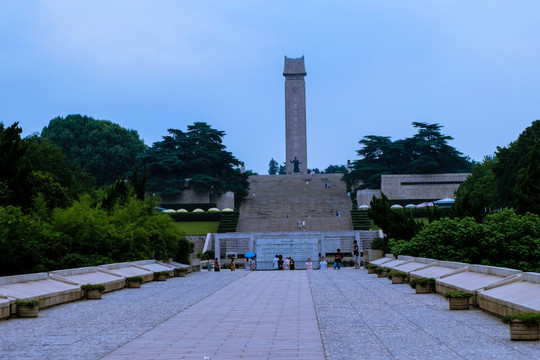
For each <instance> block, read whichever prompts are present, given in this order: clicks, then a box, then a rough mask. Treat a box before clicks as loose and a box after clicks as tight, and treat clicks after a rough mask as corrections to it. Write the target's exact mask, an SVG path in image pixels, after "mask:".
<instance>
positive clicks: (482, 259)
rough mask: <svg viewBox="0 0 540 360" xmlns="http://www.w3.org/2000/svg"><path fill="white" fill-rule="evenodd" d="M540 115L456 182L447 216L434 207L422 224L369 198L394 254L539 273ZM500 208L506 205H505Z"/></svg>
mask: <svg viewBox="0 0 540 360" xmlns="http://www.w3.org/2000/svg"><path fill="white" fill-rule="evenodd" d="M539 151H540V120H536V121H534V122H533V123H532V125H531V126H530V127H528V128H527V129H525V131H523V132H522V133H521V134H520V136H519V138H518V139H517V140H516V141H514V142H512V143H511V144H510V145H509V146H508V147H505V148H498V151H497V152H496V153H495V155H494V156H492V157H486V159H484V161H483V162H482V163H478V164H476V165H475V166H474V168H473V170H472V174H471V176H469V178H468V179H467V180H466V181H465V182H464V183H463V184H462V185H461V186H460V187H459V189H458V191H457V193H456V195H457V198H456V204H455V205H454V208H453V209H452V212H451V216H450V217H443V218H439V216H437V214H436V213H435V212H434V213H433V216H432V218H431V219H430V223H429V225H421V224H419V223H418V222H416V221H414V219H412V218H408V217H407V216H404V215H403V214H401V213H393V211H392V210H390V205H389V203H388V199H386V198H385V197H384V195H383V197H382V198H381V199H373V201H372V202H371V207H372V209H371V210H370V214H371V216H372V218H373V219H374V222H375V223H376V224H377V225H379V226H381V228H382V229H383V230H384V232H385V233H386V234H387V237H386V238H385V239H383V240H381V241H378V244H377V245H378V246H380V247H381V248H383V249H384V250H387V251H389V252H391V253H392V254H394V255H396V256H397V255H410V256H420V257H428V258H433V259H439V260H449V261H461V262H466V263H474V264H484V265H493V266H500V267H509V268H514V269H520V270H523V271H535V272H540V180H539V179H540V153H539ZM503 208H504V209H503Z"/></svg>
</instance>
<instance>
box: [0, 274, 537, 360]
mask: <svg viewBox="0 0 540 360" xmlns="http://www.w3.org/2000/svg"><path fill="white" fill-rule="evenodd" d="M0 358H1V359H87V360H91V359H107V360H118V359H201V360H205V359H206V360H218V359H242V358H243V359H375V360H382V359H471V360H472V359H475V360H477V359H523V360H526V359H540V342H539V341H535V342H512V341H510V340H509V330H508V326H507V325H504V324H502V323H501V321H500V320H499V319H497V318H496V317H494V316H491V315H488V314H486V313H484V312H482V311H480V310H478V309H471V310H468V311H450V310H448V303H447V302H446V301H445V300H444V298H443V297H442V296H441V295H438V294H425V295H419V294H418V295H417V294H415V293H414V290H413V289H411V288H410V287H409V286H408V285H392V284H391V282H390V280H388V279H386V278H377V277H376V276H375V275H368V274H367V272H366V271H365V270H363V269H360V270H354V269H350V268H344V269H342V270H339V271H337V270H331V269H329V270H326V271H309V272H308V271H279V272H274V271H266V272H262V271H261V272H251V273H250V272H244V271H236V272H230V271H221V272H219V273H214V272H201V273H194V274H189V275H188V276H187V277H186V278H173V279H169V280H167V281H166V282H164V283H161V282H151V283H148V284H143V286H142V288H141V289H124V290H120V291H115V292H111V293H107V294H104V296H103V299H102V300H101V301H90V300H82V301H77V302H73V303H70V304H64V305H60V306H56V307H53V308H50V309H44V310H42V311H40V314H39V317H38V318H37V319H16V318H14V319H9V320H5V321H0Z"/></svg>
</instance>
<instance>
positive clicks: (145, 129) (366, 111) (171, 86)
mask: <svg viewBox="0 0 540 360" xmlns="http://www.w3.org/2000/svg"><path fill="white" fill-rule="evenodd" d="M539 16H540V2H539V1H537V0H534V1H533V0H531V1H526V0H520V1H509V0H508V1H497V0H485V1H483V0H475V1H470V0H453V1H433V0H425V1H422V0H414V1H413V0H400V1H360V0H359V1H352V0H350V1H339V0H338V1H332V2H330V1H313V0H311V1H293V0H288V1H279V0H278V1H276V0H272V1H270V0H268V1H260V0H245V1H234V0H227V1H223V0H214V1H210V0H186V1H181V0H177V1H159V0H152V1H138V0H130V1H111V0H106V1H100V0H93V1H84V2H83V1H60V0H58V1H20V0H1V1H0V61H1V66H0V99H1V100H0V122H3V123H4V124H6V125H11V124H12V123H13V122H15V121H18V122H19V123H20V126H21V127H22V129H23V131H24V133H23V135H29V134H31V133H33V132H39V131H41V129H42V128H43V127H44V126H46V125H47V124H48V123H49V121H50V120H51V119H53V118H54V117H56V116H66V115H68V114H74V113H75V114H77V113H78V114H83V115H88V116H92V117H94V118H96V119H106V120H110V121H112V122H115V123H118V124H120V125H121V126H123V127H126V128H130V129H135V130H137V131H138V132H139V134H140V136H141V138H142V139H144V141H145V142H146V143H147V144H148V145H151V144H152V143H153V142H155V141H158V140H160V139H161V137H162V136H164V135H167V129H169V128H175V129H180V130H185V129H186V127H187V126H188V125H190V124H192V123H193V122H195V121H204V122H207V123H209V124H211V125H212V126H213V127H214V128H216V129H219V130H223V131H225V132H226V134H227V135H226V136H225V138H224V143H225V145H226V146H227V149H228V150H229V151H231V152H232V153H233V154H234V155H235V156H236V157H237V158H238V159H239V160H241V161H244V162H245V164H246V168H247V169H252V170H254V171H257V172H259V173H260V174H265V173H267V170H268V163H269V161H270V159H271V158H274V159H276V160H277V161H278V162H280V163H281V162H284V161H285V158H284V157H285V139H284V138H285V114H284V81H285V79H284V78H283V76H282V72H283V57H284V56H285V55H286V56H288V57H300V56H302V55H304V56H305V63H306V70H307V76H306V78H305V79H306V93H307V95H306V97H307V135H308V167H309V168H314V167H317V168H319V169H321V170H322V169H324V168H325V167H327V166H328V165H331V164H345V163H346V161H347V160H348V159H350V160H355V159H357V158H358V157H357V155H356V150H358V149H359V148H360V145H359V144H358V141H359V140H361V139H362V137H363V136H365V135H384V136H390V137H391V138H392V139H393V140H397V139H403V138H406V137H410V136H412V135H413V134H414V132H415V131H414V128H413V127H412V125H411V123H412V122H413V121H420V122H429V123H439V124H441V125H443V126H444V128H443V129H442V131H443V133H444V134H446V135H450V136H452V137H454V139H455V140H453V141H452V142H451V143H450V144H451V145H452V146H454V147H456V148H457V149H458V150H459V151H461V152H463V153H464V154H465V155H468V156H470V157H471V158H472V159H475V160H482V159H483V157H484V156H486V155H491V154H493V153H494V152H495V151H496V147H497V146H507V145H508V144H509V143H510V142H511V141H513V140H515V139H516V138H517V136H518V135H519V134H520V133H521V132H522V131H523V130H524V129H525V128H526V127H527V126H529V125H530V124H531V122H532V121H534V120H536V119H540V71H539V69H540V66H539V64H540V21H538V18H539Z"/></svg>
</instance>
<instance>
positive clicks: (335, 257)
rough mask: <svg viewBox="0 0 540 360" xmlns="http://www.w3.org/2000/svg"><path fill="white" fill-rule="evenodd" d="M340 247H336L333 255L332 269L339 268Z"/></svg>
mask: <svg viewBox="0 0 540 360" xmlns="http://www.w3.org/2000/svg"><path fill="white" fill-rule="evenodd" d="M341 259H342V255H341V249H337V252H336V255H335V256H334V270H336V269H338V270H339V269H341Z"/></svg>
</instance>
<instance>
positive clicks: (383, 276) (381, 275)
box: [377, 271, 388, 278]
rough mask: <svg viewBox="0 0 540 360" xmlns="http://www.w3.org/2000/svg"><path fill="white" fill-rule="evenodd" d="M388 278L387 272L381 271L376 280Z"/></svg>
mask: <svg viewBox="0 0 540 360" xmlns="http://www.w3.org/2000/svg"><path fill="white" fill-rule="evenodd" d="M387 276H388V271H383V272H381V273H380V274H377V277H378V278H385V277H387Z"/></svg>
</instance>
